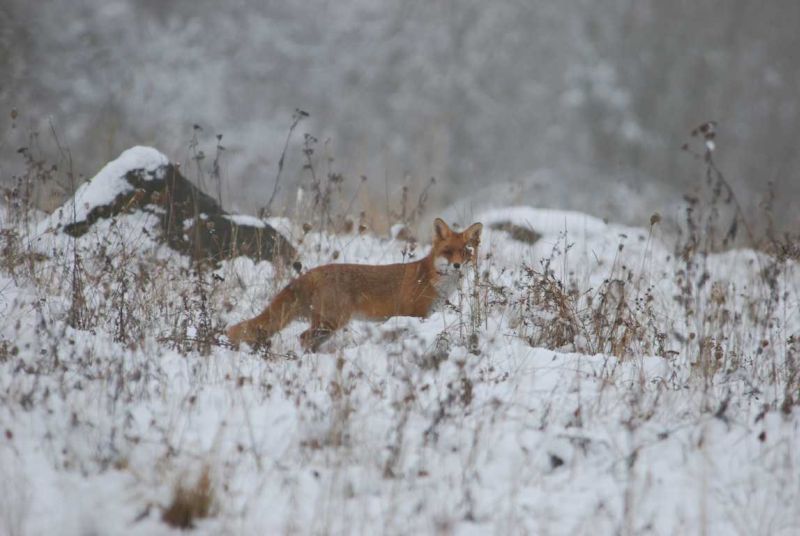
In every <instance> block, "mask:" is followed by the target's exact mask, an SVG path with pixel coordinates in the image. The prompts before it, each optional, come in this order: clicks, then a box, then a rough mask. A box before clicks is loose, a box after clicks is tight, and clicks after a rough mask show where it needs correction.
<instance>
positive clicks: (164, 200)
mask: <svg viewBox="0 0 800 536" xmlns="http://www.w3.org/2000/svg"><path fill="white" fill-rule="evenodd" d="M98 179H101V177H100V176H98V177H96V178H95V179H93V180H98ZM122 179H123V180H125V181H126V182H127V183H128V184H130V186H131V187H132V188H133V189H132V190H129V191H127V192H124V193H120V194H119V195H117V196H116V197H115V198H114V200H113V201H112V202H110V203H108V204H101V205H97V206H94V207H91V208H90V209H89V210H88V212H87V214H86V217H85V218H84V219H82V220H81V221H77V222H74V223H69V224H67V225H65V226H64V227H63V230H64V232H65V233H67V234H69V235H71V236H75V237H79V236H82V235H83V234H85V233H86V232H87V231H88V230H89V229H90V228H91V226H92V225H93V224H94V223H95V222H97V221H98V220H100V219H103V218H111V217H114V216H118V215H120V214H126V213H132V212H135V211H137V210H141V211H146V212H149V213H151V214H153V215H155V216H156V217H157V218H158V219H159V222H160V230H161V235H160V236H158V237H156V238H157V239H158V240H160V241H162V242H164V243H166V244H167V245H168V246H169V247H171V248H172V249H174V250H176V251H179V252H181V253H183V254H185V255H189V256H191V257H192V258H193V259H194V260H196V261H201V262H211V263H212V264H216V263H217V262H219V261H220V260H223V259H230V258H233V257H238V256H242V255H243V256H246V257H250V258H251V259H253V260H255V261H260V260H269V261H278V262H283V263H287V264H288V263H291V262H292V261H293V260H294V258H295V257H296V251H295V249H294V247H293V246H292V245H291V244H290V243H289V241H288V240H287V239H286V238H284V237H283V235H281V234H280V233H278V231H276V230H275V229H274V228H273V227H271V226H269V225H268V224H266V223H264V222H262V221H260V220H257V219H255V218H248V217H237V216H235V215H232V214H229V213H228V212H226V211H224V210H223V209H222V208H221V207H220V206H219V204H218V203H217V202H216V201H215V200H214V199H213V198H212V197H210V196H209V195H207V194H205V193H203V192H202V191H201V190H200V189H199V188H197V187H196V186H195V185H193V184H192V183H191V182H190V181H188V180H187V179H186V178H185V177H184V176H183V175H181V174H180V172H179V171H178V169H177V167H176V166H174V165H173V164H171V163H170V164H166V165H163V166H160V167H158V168H156V169H154V170H145V169H133V170H130V171H128V172H126V173H125V175H124V176H123V177H122ZM236 220H239V221H238V223H237V221H236ZM242 220H251V222H252V223H251V222H246V221H242Z"/></svg>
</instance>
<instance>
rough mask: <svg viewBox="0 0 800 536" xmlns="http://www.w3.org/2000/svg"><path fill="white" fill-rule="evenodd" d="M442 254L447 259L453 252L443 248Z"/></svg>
mask: <svg viewBox="0 0 800 536" xmlns="http://www.w3.org/2000/svg"><path fill="white" fill-rule="evenodd" d="M442 254H443V255H446V256H448V257H449V256H450V255H452V254H453V250H452V249H451V248H445V250H444V251H442Z"/></svg>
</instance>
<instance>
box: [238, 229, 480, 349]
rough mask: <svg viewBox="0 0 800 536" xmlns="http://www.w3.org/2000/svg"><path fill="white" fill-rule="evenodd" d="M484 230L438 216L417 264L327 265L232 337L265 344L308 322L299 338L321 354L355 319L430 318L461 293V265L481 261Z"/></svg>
mask: <svg viewBox="0 0 800 536" xmlns="http://www.w3.org/2000/svg"><path fill="white" fill-rule="evenodd" d="M482 228H483V225H482V224H480V223H474V224H472V225H470V226H469V227H468V228H467V229H465V230H464V231H463V232H460V233H457V232H454V231H452V230H451V229H450V227H448V226H447V224H446V223H445V222H444V221H443V220H441V219H440V218H436V220H435V221H434V222H433V229H434V234H433V246H432V247H431V251H430V253H428V255H427V256H426V257H424V258H422V259H420V260H418V261H416V262H409V263H404V264H387V265H382V266H375V265H366V264H328V265H325V266H319V267H317V268H314V269H312V270H309V271H308V272H306V273H305V274H303V275H301V276H300V277H298V278H297V279H295V280H294V281H292V282H291V283H289V285H287V286H286V288H284V289H283V290H281V291H280V292H279V293H278V295H277V296H275V298H274V299H273V300H272V303H270V304H269V306H268V307H267V308H266V309H264V311H263V312H262V313H261V314H259V315H258V316H256V317H254V318H252V319H250V320H245V321H244V322H241V323H239V324H235V325H233V326H231V327H229V328H228V331H227V335H228V339H229V340H230V341H231V343H232V344H233V345H234V346H236V347H238V346H239V344H240V343H243V342H246V343H248V344H250V345H254V346H257V345H262V344H265V343H267V341H268V340H269V339H270V337H272V335H274V334H275V333H277V332H278V331H280V330H281V329H283V328H284V327H285V326H286V325H287V324H289V322H291V321H292V320H294V319H296V318H305V319H308V320H310V321H311V327H310V328H308V330H306V331H304V332H303V333H302V334H301V335H300V343H301V345H302V346H303V348H304V349H306V350H310V351H316V350H317V349H318V348H319V346H320V345H321V344H322V343H323V342H325V341H326V340H328V339H329V338H330V337H331V335H333V332H334V331H336V330H337V329H339V328H341V327H344V326H345V325H346V324H347V323H348V322H349V321H350V319H351V318H360V319H365V320H385V319H387V318H390V317H392V316H417V317H427V316H428V315H430V313H431V312H432V311H433V309H434V308H435V307H437V306H439V305H440V304H442V303H443V302H444V301H445V300H447V298H448V297H449V296H450V294H452V292H453V291H454V290H455V289H456V286H457V285H458V282H459V278H460V272H461V267H462V266H464V265H466V264H467V263H468V262H470V261H472V260H473V259H475V258H476V255H477V252H478V245H479V244H480V236H481V229H482Z"/></svg>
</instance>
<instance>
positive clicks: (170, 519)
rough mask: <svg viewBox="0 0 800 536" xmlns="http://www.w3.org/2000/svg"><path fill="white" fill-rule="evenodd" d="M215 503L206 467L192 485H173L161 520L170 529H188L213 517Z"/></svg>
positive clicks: (179, 483) (183, 482) (182, 482)
mask: <svg viewBox="0 0 800 536" xmlns="http://www.w3.org/2000/svg"><path fill="white" fill-rule="evenodd" d="M215 502H216V499H215V496H214V489H213V486H212V482H211V474H210V470H209V468H208V467H207V466H206V467H203V469H202V470H201V471H200V475H199V476H198V477H197V479H196V481H195V482H194V483H193V484H186V482H185V480H181V481H179V482H178V483H177V484H176V485H175V488H174V490H173V493H172V501H171V502H170V504H169V506H167V507H166V508H165V509H164V511H163V513H162V514H161V519H162V520H163V521H164V523H166V524H167V525H170V526H172V527H177V528H180V529H190V528H193V527H194V525H195V521H197V520H198V519H205V518H207V517H209V516H211V515H213V513H214V506H215Z"/></svg>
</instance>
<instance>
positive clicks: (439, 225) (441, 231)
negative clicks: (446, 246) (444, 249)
mask: <svg viewBox="0 0 800 536" xmlns="http://www.w3.org/2000/svg"><path fill="white" fill-rule="evenodd" d="M433 230H434V232H435V233H436V238H438V239H439V240H444V239H445V238H447V237H448V236H449V235H450V233H452V231H451V230H450V227H448V226H447V224H446V223H445V222H444V220H443V219H442V218H436V219H435V220H433Z"/></svg>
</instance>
